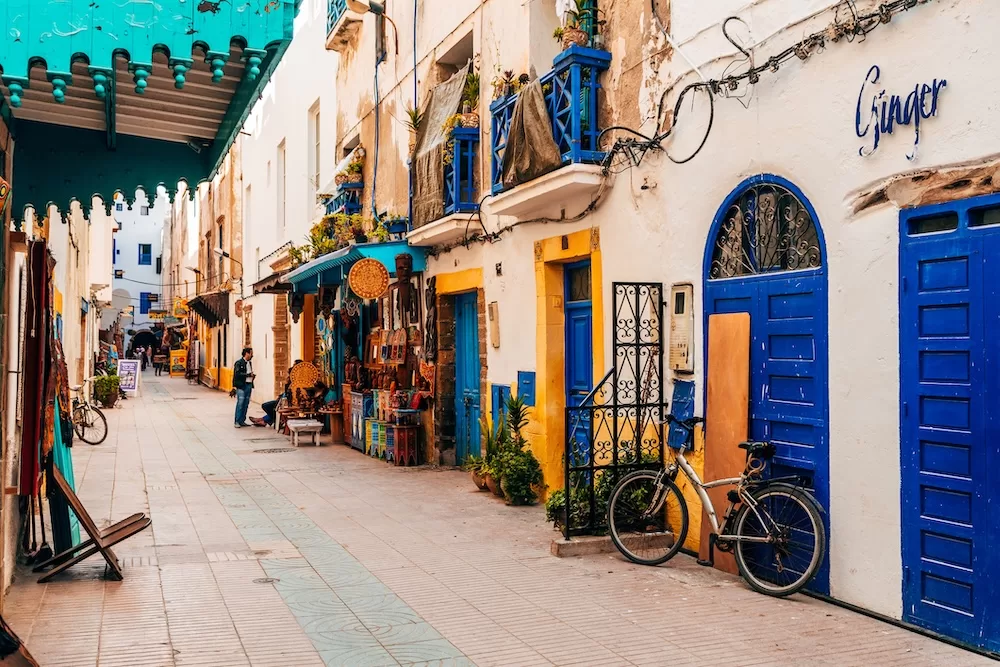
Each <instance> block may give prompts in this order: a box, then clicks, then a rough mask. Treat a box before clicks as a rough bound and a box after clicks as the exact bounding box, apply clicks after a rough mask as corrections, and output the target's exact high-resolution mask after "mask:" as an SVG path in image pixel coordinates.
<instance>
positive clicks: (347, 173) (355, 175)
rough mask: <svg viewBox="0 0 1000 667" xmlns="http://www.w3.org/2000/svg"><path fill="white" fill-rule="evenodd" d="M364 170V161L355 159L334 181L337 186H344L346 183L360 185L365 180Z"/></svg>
mask: <svg viewBox="0 0 1000 667" xmlns="http://www.w3.org/2000/svg"><path fill="white" fill-rule="evenodd" d="M364 169H365V162H364V160H363V159H361V158H358V157H355V158H354V159H353V160H351V161H350V162H348V163H347V166H346V167H344V169H343V171H341V172H340V173H339V174H337V175H336V176H334V178H333V180H334V182H335V183H336V184H337V185H344V184H345V183H360V182H361V181H362V180H363V176H362V174H363V173H364Z"/></svg>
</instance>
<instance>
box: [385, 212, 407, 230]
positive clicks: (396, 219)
mask: <svg viewBox="0 0 1000 667" xmlns="http://www.w3.org/2000/svg"><path fill="white" fill-rule="evenodd" d="M385 227H386V229H388V230H389V233H390V234H405V233H406V231H407V230H408V229H409V228H410V221H409V219H408V218H407V217H406V216H405V215H389V216H388V217H386V218H385Z"/></svg>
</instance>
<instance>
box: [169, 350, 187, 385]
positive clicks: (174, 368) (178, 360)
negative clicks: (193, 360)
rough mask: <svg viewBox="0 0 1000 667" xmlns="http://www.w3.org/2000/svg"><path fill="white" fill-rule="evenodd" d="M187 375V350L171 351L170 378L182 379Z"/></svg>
mask: <svg viewBox="0 0 1000 667" xmlns="http://www.w3.org/2000/svg"><path fill="white" fill-rule="evenodd" d="M185 373H187V350H171V351H170V377H172V378H182V377H184V375H185Z"/></svg>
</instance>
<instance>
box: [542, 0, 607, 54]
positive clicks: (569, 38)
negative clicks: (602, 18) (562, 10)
mask: <svg viewBox="0 0 1000 667" xmlns="http://www.w3.org/2000/svg"><path fill="white" fill-rule="evenodd" d="M591 2H592V0H575V2H574V3H573V5H574V6H573V8H572V9H570V10H569V11H568V12H566V17H565V21H564V23H563V25H562V26H560V27H558V28H556V29H555V32H553V33H552V37H554V38H555V39H556V40H557V41H560V42H562V45H563V49H564V50H565V49H568V48H569V47H571V46H573V45H574V44H576V45H578V46H587V45H588V44H590V33H588V32H587V31H586V30H585V29H584V26H586V25H587V24H588V23H593V22H596V21H597V12H598V9H597V8H596V7H591Z"/></svg>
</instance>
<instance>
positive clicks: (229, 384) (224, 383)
mask: <svg viewBox="0 0 1000 667" xmlns="http://www.w3.org/2000/svg"><path fill="white" fill-rule="evenodd" d="M219 376H220V377H219V389H222V390H223V391H229V390H231V389H232V388H233V369H232V368H223V369H222V371H221V372H220V374H219Z"/></svg>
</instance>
